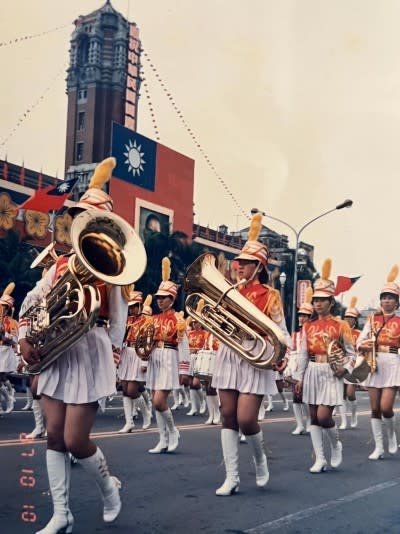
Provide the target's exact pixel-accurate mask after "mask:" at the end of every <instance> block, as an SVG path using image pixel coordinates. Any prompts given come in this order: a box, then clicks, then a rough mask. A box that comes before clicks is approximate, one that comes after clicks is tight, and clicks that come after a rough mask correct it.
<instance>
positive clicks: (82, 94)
mask: <svg viewBox="0 0 400 534" xmlns="http://www.w3.org/2000/svg"><path fill="white" fill-rule="evenodd" d="M86 100H87V89H80V90H79V91H78V102H86Z"/></svg>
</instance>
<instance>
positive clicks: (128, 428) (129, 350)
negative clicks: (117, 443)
mask: <svg viewBox="0 0 400 534" xmlns="http://www.w3.org/2000/svg"><path fill="white" fill-rule="evenodd" d="M142 304H143V295H142V293H141V292H140V291H134V290H133V288H132V290H131V291H130V293H129V301H128V322H127V324H126V336H125V346H124V348H123V349H122V351H121V361H120V364H119V367H118V376H119V379H120V380H121V383H122V394H123V397H122V403H123V407H124V415H125V425H124V427H123V428H121V430H119V433H121V434H123V433H127V432H132V430H133V428H134V427H135V424H134V422H133V408H134V407H136V408H138V409H139V411H140V413H141V414H142V416H143V427H142V428H143V429H146V428H149V426H150V425H151V412H150V411H149V408H148V406H147V403H146V402H145V400H144V398H143V397H142V391H144V390H145V387H144V384H145V382H146V375H145V373H144V372H143V371H142V367H143V362H142V360H141V359H140V358H139V357H138V356H137V354H136V351H135V342H136V337H137V335H138V332H139V329H140V327H141V326H142V325H143V323H144V322H145V321H146V320H147V317H146V316H144V315H142V313H141V312H142Z"/></svg>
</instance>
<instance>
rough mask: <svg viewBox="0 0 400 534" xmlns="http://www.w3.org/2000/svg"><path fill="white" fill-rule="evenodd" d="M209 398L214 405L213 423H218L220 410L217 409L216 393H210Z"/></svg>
mask: <svg viewBox="0 0 400 534" xmlns="http://www.w3.org/2000/svg"><path fill="white" fill-rule="evenodd" d="M211 398H212V403H213V406H214V417H213V424H214V425H219V424H220V422H221V412H220V411H219V397H218V395H211Z"/></svg>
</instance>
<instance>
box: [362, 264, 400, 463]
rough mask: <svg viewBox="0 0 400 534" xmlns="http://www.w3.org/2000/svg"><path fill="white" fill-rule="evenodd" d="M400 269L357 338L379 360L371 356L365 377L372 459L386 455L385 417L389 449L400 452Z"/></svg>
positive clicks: (390, 278)
mask: <svg viewBox="0 0 400 534" xmlns="http://www.w3.org/2000/svg"><path fill="white" fill-rule="evenodd" d="M398 273H399V268H398V266H397V265H395V266H394V267H393V268H392V270H391V271H390V273H389V275H388V277H387V282H386V284H385V285H384V286H383V288H382V291H381V294H380V307H381V311H379V312H378V313H375V314H373V315H371V316H370V317H369V319H368V320H367V322H366V323H365V326H364V328H363V331H362V332H361V334H360V337H359V338H358V341H357V347H358V349H359V351H360V352H361V353H362V354H364V355H365V356H367V355H368V353H370V354H372V353H373V352H374V353H375V359H376V361H375V362H373V361H371V359H370V362H369V363H370V367H371V373H370V374H369V376H368V378H367V380H366V381H365V386H366V387H367V388H368V394H369V400H370V404H371V428H372V434H373V436H374V440H375V449H374V451H373V452H372V453H371V454H370V455H369V457H368V458H369V459H370V460H378V459H380V458H383V455H384V448H383V436H382V417H383V422H384V423H385V425H386V430H387V436H388V450H389V453H390V454H395V453H396V452H397V437H396V432H395V428H394V412H393V405H394V401H395V398H396V392H397V389H398V387H399V386H400V357H399V354H400V317H398V316H396V314H395V313H396V310H397V308H398V307H399V295H400V287H399V285H398V284H396V283H395V280H396V278H397V276H398ZM373 359H374V358H373V356H372V360H373ZM367 360H368V358H367Z"/></svg>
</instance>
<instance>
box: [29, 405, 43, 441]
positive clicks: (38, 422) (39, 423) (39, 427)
mask: <svg viewBox="0 0 400 534" xmlns="http://www.w3.org/2000/svg"><path fill="white" fill-rule="evenodd" d="M32 411H33V417H34V418H35V428H34V429H33V430H32V432H31V433H30V434H27V435H26V437H27V438H29V439H36V438H41V437H43V436H44V433H45V428H44V423H43V412H42V407H41V406H40V402H39V401H38V400H37V399H33V401H32Z"/></svg>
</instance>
